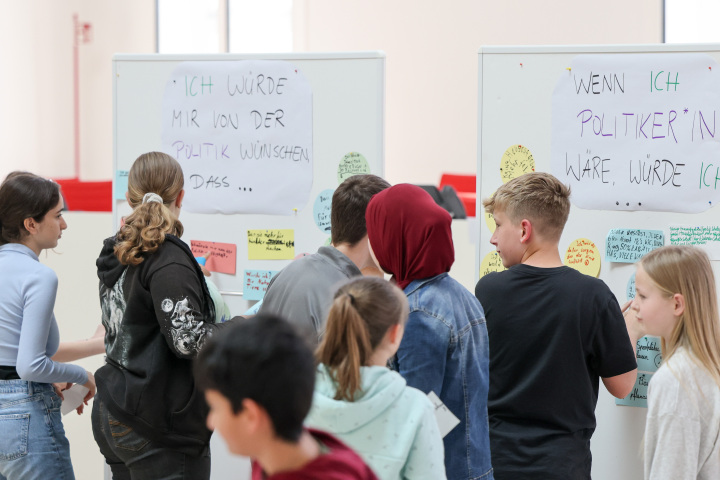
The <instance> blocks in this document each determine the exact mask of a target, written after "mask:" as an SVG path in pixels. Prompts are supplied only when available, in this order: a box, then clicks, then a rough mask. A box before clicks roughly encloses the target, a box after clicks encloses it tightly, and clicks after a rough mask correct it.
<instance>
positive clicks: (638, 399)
mask: <svg viewBox="0 0 720 480" xmlns="http://www.w3.org/2000/svg"><path fill="white" fill-rule="evenodd" d="M651 378H652V373H638V376H637V380H635V386H633V389H632V391H631V392H630V395H628V396H627V397H625V398H623V399H620V398H616V399H615V405H624V406H627V407H641V408H647V390H648V385H650V379H651Z"/></svg>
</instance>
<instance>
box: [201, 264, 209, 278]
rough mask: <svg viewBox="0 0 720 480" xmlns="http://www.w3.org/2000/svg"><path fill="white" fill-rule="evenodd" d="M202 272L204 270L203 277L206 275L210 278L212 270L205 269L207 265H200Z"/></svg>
mask: <svg viewBox="0 0 720 480" xmlns="http://www.w3.org/2000/svg"><path fill="white" fill-rule="evenodd" d="M200 270H202V272H203V275H205V276H206V277H209V276H210V270H208V269H207V268H205V265H200Z"/></svg>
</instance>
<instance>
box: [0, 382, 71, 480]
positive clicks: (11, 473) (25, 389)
mask: <svg viewBox="0 0 720 480" xmlns="http://www.w3.org/2000/svg"><path fill="white" fill-rule="evenodd" d="M60 403H61V400H60V397H58V395H57V394H56V393H55V389H54V388H53V386H52V385H51V384H49V383H35V382H28V381H25V380H0V480H13V479H18V480H20V479H22V480H32V479H42V478H53V479H62V480H74V479H75V474H74V473H73V468H72V463H71V462H70V443H69V442H68V440H67V437H65V429H64V428H63V424H62V416H61V415H60Z"/></svg>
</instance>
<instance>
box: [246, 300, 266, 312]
mask: <svg viewBox="0 0 720 480" xmlns="http://www.w3.org/2000/svg"><path fill="white" fill-rule="evenodd" d="M262 302H263V301H262V300H260V301H259V302H256V303H255V305H253V306H252V307H250V308H248V309H247V310H246V311H245V313H243V315H257V313H258V312H259V311H260V306H261V305H262Z"/></svg>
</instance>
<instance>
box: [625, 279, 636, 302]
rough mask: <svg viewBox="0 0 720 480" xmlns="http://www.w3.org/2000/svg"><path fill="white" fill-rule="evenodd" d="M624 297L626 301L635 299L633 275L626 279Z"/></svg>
mask: <svg viewBox="0 0 720 480" xmlns="http://www.w3.org/2000/svg"><path fill="white" fill-rule="evenodd" d="M625 295H626V297H627V299H628V300H632V299H633V298H635V274H634V273H633V274H632V275H630V278H629V279H628V283H627V287H626V288H625Z"/></svg>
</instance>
